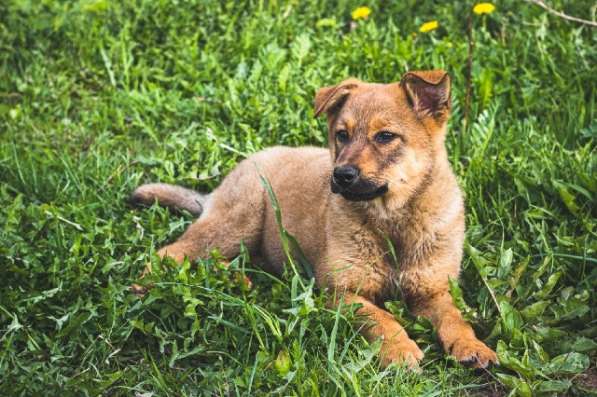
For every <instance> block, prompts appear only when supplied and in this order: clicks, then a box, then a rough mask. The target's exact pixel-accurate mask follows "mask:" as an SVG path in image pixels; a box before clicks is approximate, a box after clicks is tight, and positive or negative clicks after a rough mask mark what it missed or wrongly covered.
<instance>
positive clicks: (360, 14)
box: [351, 7, 371, 21]
mask: <svg viewBox="0 0 597 397" xmlns="http://www.w3.org/2000/svg"><path fill="white" fill-rule="evenodd" d="M369 14H371V8H369V7H358V8H355V9H354V11H353V12H352V14H351V15H352V19H353V20H355V21H357V20H359V19H367V18H368V17H369Z"/></svg>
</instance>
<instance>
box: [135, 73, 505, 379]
mask: <svg viewBox="0 0 597 397" xmlns="http://www.w3.org/2000/svg"><path fill="white" fill-rule="evenodd" d="M449 90H450V80H449V77H448V76H447V74H446V73H445V72H442V71H431V72H410V73H407V74H406V75H405V77H404V78H403V80H402V81H401V82H400V83H392V84H368V83H364V82H360V81H358V80H355V79H350V80H347V81H345V82H343V83H340V84H339V85H337V86H334V87H326V88H322V89H321V90H320V91H319V92H318V94H317V95H316V99H315V109H316V113H323V112H325V113H326V114H327V116H328V126H329V131H330V133H329V136H330V137H329V144H330V149H329V150H327V149H319V148H313V147H304V148H298V149H292V148H286V147H274V148H270V149H267V150H264V151H262V152H259V153H256V154H254V155H252V156H251V157H249V158H247V159H246V160H244V161H242V162H241V163H240V164H239V165H238V166H237V167H236V168H235V169H234V170H233V171H232V172H231V173H230V174H229V175H228V176H227V177H226V178H225V179H224V180H223V182H222V184H221V185H220V186H219V187H218V188H217V189H216V190H214V192H213V193H212V194H211V195H210V196H209V198H208V200H207V201H206V203H205V204H204V206H203V207H204V211H203V213H202V214H201V216H200V217H199V219H197V221H196V222H195V223H193V224H192V225H191V226H190V227H189V229H188V230H187V231H186V232H185V233H184V234H183V235H182V237H180V238H179V239H178V240H177V241H176V242H174V243H173V244H170V245H168V246H166V247H164V248H162V249H161V250H160V251H159V254H160V255H161V256H170V257H172V258H174V259H175V260H177V261H182V260H183V259H184V257H189V258H190V259H191V260H192V259H195V258H198V257H203V256H207V255H208V254H209V252H210V250H212V249H214V248H218V249H219V250H220V252H221V253H222V254H223V255H224V256H225V257H227V258H233V257H234V256H236V255H238V254H239V250H240V243H241V241H242V242H243V243H244V244H245V245H246V246H247V247H248V248H249V250H250V251H251V252H252V253H254V254H256V255H259V256H260V257H262V258H264V259H265V266H266V268H267V270H269V271H271V272H276V273H280V272H281V271H282V270H283V264H284V262H285V256H284V254H283V251H282V248H281V243H280V238H279V235H278V227H277V225H276V221H275V217H274V212H273V210H272V206H271V205H270V203H269V199H268V196H267V193H266V191H265V189H264V188H263V186H262V184H261V182H260V179H259V176H260V175H263V176H265V177H266V178H267V179H268V180H269V182H270V184H271V185H272V187H273V190H274V192H275V194H276V196H277V198H278V201H279V203H280V206H281V209H282V218H283V224H284V227H285V228H286V229H287V230H288V231H289V232H290V233H291V234H293V235H294V236H295V237H296V238H297V239H298V241H299V243H300V245H301V247H302V249H303V251H304V253H305V254H306V256H307V258H308V259H309V260H310V262H311V263H312V264H313V266H314V270H315V277H316V281H317V285H318V286H319V287H321V288H328V289H329V290H330V292H333V293H334V294H333V295H334V296H336V297H337V299H336V300H335V301H334V302H333V303H332V304H338V302H341V301H343V302H344V303H350V304H353V303H356V304H359V305H360V306H359V308H358V309H357V312H358V313H359V314H361V315H362V316H363V317H362V320H363V321H365V322H367V324H368V326H366V327H364V328H363V334H364V336H365V337H366V338H367V339H369V340H370V341H374V340H376V339H378V338H382V347H381V360H382V364H384V365H387V364H390V363H393V362H397V363H400V362H405V363H407V364H408V365H410V366H416V365H417V363H418V362H419V360H421V359H422V358H423V353H422V352H421V350H420V349H419V348H418V346H417V345H416V343H415V342H413V341H412V340H411V339H410V338H409V337H408V335H407V334H406V332H405V330H404V329H403V328H402V327H401V326H400V324H399V323H398V322H397V321H396V319H395V318H394V317H393V316H392V315H391V314H390V313H388V312H387V311H386V310H384V309H383V301H384V300H385V299H388V298H392V297H395V296H396V293H397V287H396V286H397V285H398V286H399V287H400V289H401V291H402V293H403V295H404V296H405V298H406V299H407V301H408V303H409V305H410V307H411V309H412V310H413V311H414V313H416V314H419V315H423V316H426V317H428V318H429V319H430V320H431V321H432V323H433V324H434V326H435V327H436V328H437V332H438V336H439V338H440V340H441V343H442V344H443V346H444V348H445V350H446V351H447V352H448V353H450V354H452V355H454V356H455V357H456V358H457V359H458V360H460V361H461V362H463V363H467V364H470V365H472V366H475V367H485V366H487V365H488V364H489V363H491V362H494V363H495V362H496V355H495V353H494V352H493V351H492V350H491V349H489V348H488V347H487V346H486V345H485V344H483V343H482V342H481V341H479V340H478V339H477V338H476V337H475V335H474V332H473V330H472V328H471V327H470V325H469V324H467V323H466V322H465V321H464V320H463V318H462V316H461V314H460V313H459V311H458V310H457V309H456V307H455V306H454V304H453V302H452V298H451V296H450V294H449V291H448V280H449V278H454V279H456V278H457V277H458V274H459V271H460V261H461V257H462V245H463V240H464V206H463V199H462V194H461V192H460V189H459V187H458V185H457V183H456V178H455V176H454V174H453V172H452V170H451V168H450V165H449V162H448V157H447V153H446V149H445V146H444V137H445V134H446V122H447V119H448V116H449V111H450V100H449V97H450V95H449ZM339 130H345V131H346V134H347V135H348V136H349V139H348V141H347V142H344V143H342V142H340V141H339V138H340V136H339V135H338V134H339V133H338V131H339ZM380 131H390V132H392V133H396V134H400V135H401V136H402V138H400V139H398V138H395V139H393V140H392V141H391V142H389V143H383V144H382V143H379V142H378V141H376V139H377V134H379V132H380ZM343 165H354V166H357V167H358V169H359V170H360V176H359V178H360V179H359V181H361V180H362V181H367V183H369V185H367V186H373V187H375V188H377V187H380V188H381V187H383V186H384V185H385V186H386V188H387V192H385V193H384V194H382V195H381V196H379V197H376V198H373V199H369V200H359V201H349V200H347V199H346V198H345V196H344V195H345V192H343V193H342V195H340V194H332V192H331V191H330V179H331V175H332V171H333V170H334V167H340V166H343ZM140 189H143V187H141V188H140ZM350 189H352V187H351V188H350ZM355 189H356V188H355ZM147 191H148V190H147V189H146V190H145V192H147ZM380 191H381V190H380ZM346 194H347V195H348V194H352V191H349V192H347V193H346ZM346 197H348V196H346ZM156 198H157V199H158V200H161V198H159V197H156ZM148 200H149V199H148V198H147V197H145V200H144V201H145V202H147V201H148ZM388 242H389V243H390V244H392V245H393V247H392V248H393V251H395V252H396V253H397V258H394V257H393V255H391V251H392V249H390V247H389V246H388ZM396 259H397V260H396ZM396 262H397V263H396Z"/></svg>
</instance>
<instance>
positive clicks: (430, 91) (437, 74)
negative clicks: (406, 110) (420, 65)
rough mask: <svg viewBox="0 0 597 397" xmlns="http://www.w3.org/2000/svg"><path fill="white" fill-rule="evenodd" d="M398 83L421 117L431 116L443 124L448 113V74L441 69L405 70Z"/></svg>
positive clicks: (449, 105) (449, 103) (449, 102)
mask: <svg viewBox="0 0 597 397" xmlns="http://www.w3.org/2000/svg"><path fill="white" fill-rule="evenodd" d="M400 85H401V86H402V88H403V89H404V91H405V92H406V96H407V98H408V101H409V102H410V105H411V106H412V108H413V110H414V111H415V113H417V115H418V116H419V117H421V118H425V117H429V116H431V117H433V119H434V120H435V121H436V122H437V123H439V124H443V123H444V122H446V121H447V120H448V116H449V114H450V107H451V101H450V76H449V75H448V73H446V72H445V71H443V70H431V71H420V72H407V73H406V74H405V75H404V76H402V80H400Z"/></svg>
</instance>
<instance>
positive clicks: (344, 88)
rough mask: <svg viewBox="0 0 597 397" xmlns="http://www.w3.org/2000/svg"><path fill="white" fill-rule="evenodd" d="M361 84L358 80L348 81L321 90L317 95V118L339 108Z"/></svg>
mask: <svg viewBox="0 0 597 397" xmlns="http://www.w3.org/2000/svg"><path fill="white" fill-rule="evenodd" d="M359 83H360V81H359V80H357V79H348V80H344V81H343V82H341V83H340V84H338V85H334V86H330V87H323V88H320V89H319V90H318V91H317V94H315V117H318V116H319V115H320V114H321V113H323V112H326V113H329V112H330V111H331V110H333V109H335V108H337V107H338V106H339V105H340V104H342V103H343V102H344V101H345V100H346V97H347V96H348V94H349V93H350V91H351V90H352V89H353V88H355V87H356V86H357V85H358V84H359Z"/></svg>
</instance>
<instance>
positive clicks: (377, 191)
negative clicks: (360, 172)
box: [332, 178, 388, 201]
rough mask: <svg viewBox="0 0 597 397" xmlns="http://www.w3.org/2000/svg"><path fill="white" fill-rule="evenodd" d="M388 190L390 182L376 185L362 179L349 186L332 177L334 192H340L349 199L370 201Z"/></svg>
mask: <svg viewBox="0 0 597 397" xmlns="http://www.w3.org/2000/svg"><path fill="white" fill-rule="evenodd" d="M387 192H388V184H387V183H384V184H383V185H376V184H374V183H373V182H371V181H368V180H364V179H360V180H358V181H357V182H356V183H353V184H352V185H350V186H348V187H343V186H341V185H340V184H338V183H337V182H336V181H335V180H334V178H332V193H335V194H340V195H341V196H342V197H344V198H345V199H346V200H348V201H368V200H373V199H375V198H377V197H381V196H383V195H384V194H386V193H387Z"/></svg>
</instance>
